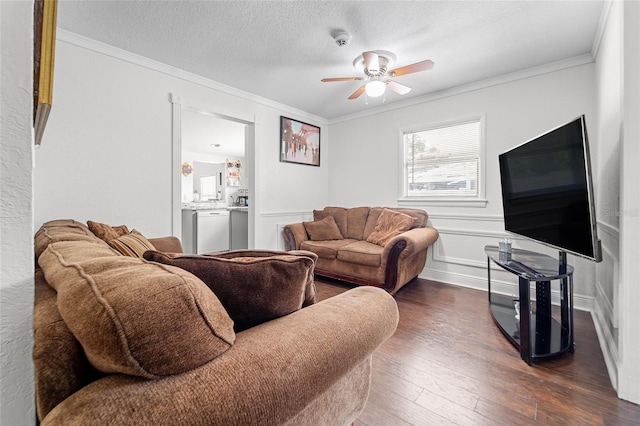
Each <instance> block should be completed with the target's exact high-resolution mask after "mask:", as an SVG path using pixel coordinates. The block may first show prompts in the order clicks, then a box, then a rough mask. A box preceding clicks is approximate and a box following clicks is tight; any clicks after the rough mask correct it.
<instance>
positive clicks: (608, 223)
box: [593, 2, 623, 387]
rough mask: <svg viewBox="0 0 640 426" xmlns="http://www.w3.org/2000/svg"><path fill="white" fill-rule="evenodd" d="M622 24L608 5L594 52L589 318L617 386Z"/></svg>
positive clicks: (617, 10)
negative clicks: (598, 253) (595, 258)
mask: <svg viewBox="0 0 640 426" xmlns="http://www.w3.org/2000/svg"><path fill="white" fill-rule="evenodd" d="M621 31H622V28H621V7H620V4H619V3H618V2H613V3H612V4H611V9H610V10H609V15H608V19H607V24H606V26H605V28H604V32H603V35H602V38H601V41H600V46H599V49H598V55H597V57H596V63H595V66H596V84H595V92H596V98H597V102H596V105H597V110H596V117H597V121H596V124H597V126H596V129H597V130H596V137H597V140H599V141H600V142H601V143H599V144H598V145H597V146H596V147H595V148H596V149H594V151H593V154H594V159H595V160H596V161H594V164H593V166H594V175H595V176H596V182H598V186H597V188H596V189H597V190H596V202H597V203H598V213H599V215H598V232H599V236H600V238H601V240H602V263H600V264H598V265H597V266H596V282H595V297H594V306H593V318H594V324H595V325H596V329H597V330H598V335H599V337H600V341H601V346H602V350H603V354H604V357H605V359H606V360H607V366H608V368H609V375H610V377H611V378H612V383H613V386H614V387H617V365H618V360H619V355H618V322H619V318H618V313H619V305H618V290H619V285H618V284H619V259H620V257H619V251H618V246H619V244H620V226H619V223H620V202H619V197H620V177H621V176H620V147H621V139H622V130H623V127H622V32H621Z"/></svg>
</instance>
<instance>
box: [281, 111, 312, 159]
mask: <svg viewBox="0 0 640 426" xmlns="http://www.w3.org/2000/svg"><path fill="white" fill-rule="evenodd" d="M280 161H282V162H285V163H297V164H306V165H309V166H320V127H318V126H314V125H311V124H308V123H303V122H302V121H298V120H294V119H292V118H288V117H282V116H281V117H280Z"/></svg>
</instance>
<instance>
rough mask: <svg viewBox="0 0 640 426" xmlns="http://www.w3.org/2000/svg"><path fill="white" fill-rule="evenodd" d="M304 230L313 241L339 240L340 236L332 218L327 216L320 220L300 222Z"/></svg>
mask: <svg viewBox="0 0 640 426" xmlns="http://www.w3.org/2000/svg"><path fill="white" fill-rule="evenodd" d="M302 225H303V226H304V229H305V230H306V231H307V235H309V239H310V240H313V241H326V240H341V239H342V234H341V233H340V230H339V229H338V225H336V221H335V219H334V218H333V216H327V217H325V218H324V219H322V220H317V221H313V222H302Z"/></svg>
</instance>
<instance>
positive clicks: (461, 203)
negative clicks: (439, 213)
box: [398, 197, 489, 208]
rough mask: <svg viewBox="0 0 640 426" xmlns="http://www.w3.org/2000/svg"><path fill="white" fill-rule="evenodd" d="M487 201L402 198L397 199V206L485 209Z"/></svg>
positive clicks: (476, 199)
mask: <svg viewBox="0 0 640 426" xmlns="http://www.w3.org/2000/svg"><path fill="white" fill-rule="evenodd" d="M488 202H489V201H488V200H486V199H483V198H471V199H467V198H436V197H431V198H419V197H411V198H409V197H404V198H400V199H398V205H400V206H405V205H413V206H421V205H429V206H442V207H482V208H484V207H486V206H487V203H488Z"/></svg>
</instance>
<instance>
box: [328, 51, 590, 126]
mask: <svg viewBox="0 0 640 426" xmlns="http://www.w3.org/2000/svg"><path fill="white" fill-rule="evenodd" d="M594 60H595V59H594V56H593V55H592V54H591V53H585V54H583V55H579V56H574V57H572V58H568V59H563V60H561V61H556V62H551V63H549V64H545V65H540V66H537V67H532V68H527V69H524V70H520V71H516V72H512V73H508V74H502V75H499V76H496V77H492V78H487V79H484V80H478V81H474V82H471V83H467V84H462V85H460V86H456V87H452V88H450V89H446V90H441V91H439V92H434V93H429V94H426V95H424V96H419V97H416V98H411V99H407V100H405V101H400V102H394V103H392V104H387V105H383V106H380V107H377V108H372V109H369V110H367V111H362V112H357V113H354V114H349V115H345V116H343V117H338V118H333V119H330V120H329V124H330V125H331V124H337V123H342V122H345V121H351V120H355V119H358V118H364V117H368V116H371V115H375V114H380V113H383V112H388V111H393V110H397V109H400V108H406V107H409V106H413V105H418V104H422V103H425V102H430V101H435V100H437V99H443V98H448V97H451V96H456V95H461V94H463V93H469V92H474V91H476V90H481V89H486V88H488V87H493V86H498V85H501V84H505V83H511V82H513V81H518V80H524V79H527V78H531V77H536V76H539V75H543V74H548V73H551V72H555V71H561V70H564V69H568V68H573V67H577V66H580V65H585V64H589V63H592V62H594Z"/></svg>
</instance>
